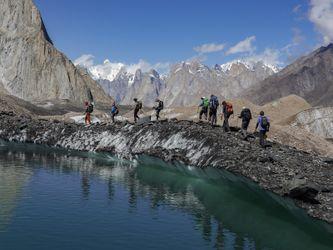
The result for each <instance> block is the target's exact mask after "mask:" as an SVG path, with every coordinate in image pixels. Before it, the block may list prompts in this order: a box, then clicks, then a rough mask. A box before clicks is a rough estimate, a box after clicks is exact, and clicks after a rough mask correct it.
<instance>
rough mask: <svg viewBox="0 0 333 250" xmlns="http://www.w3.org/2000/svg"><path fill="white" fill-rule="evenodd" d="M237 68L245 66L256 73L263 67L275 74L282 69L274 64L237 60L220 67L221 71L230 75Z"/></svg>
mask: <svg viewBox="0 0 333 250" xmlns="http://www.w3.org/2000/svg"><path fill="white" fill-rule="evenodd" d="M235 66H244V67H245V68H247V69H248V70H252V71H255V70H256V69H257V68H258V66H259V67H262V68H263V69H271V70H272V71H273V72H274V73H277V72H279V71H280V69H279V68H278V67H277V66H275V65H272V64H268V63H264V62H261V61H251V60H235V61H231V62H228V63H225V64H222V65H220V67H221V70H222V71H223V72H225V73H228V72H230V71H231V69H232V67H235Z"/></svg>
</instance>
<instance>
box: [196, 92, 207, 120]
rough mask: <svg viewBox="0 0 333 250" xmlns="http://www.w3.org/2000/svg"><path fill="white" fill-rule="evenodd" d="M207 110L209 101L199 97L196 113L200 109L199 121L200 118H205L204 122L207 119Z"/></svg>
mask: <svg viewBox="0 0 333 250" xmlns="http://www.w3.org/2000/svg"><path fill="white" fill-rule="evenodd" d="M208 108H209V100H208V98H206V97H201V103H200V105H199V106H198V111H199V109H200V113H199V120H200V121H201V120H202V116H203V115H204V116H205V120H207V119H208Z"/></svg>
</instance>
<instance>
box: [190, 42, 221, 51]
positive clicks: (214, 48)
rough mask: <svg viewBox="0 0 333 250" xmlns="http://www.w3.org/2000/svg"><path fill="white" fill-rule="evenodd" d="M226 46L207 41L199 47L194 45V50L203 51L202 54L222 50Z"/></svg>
mask: <svg viewBox="0 0 333 250" xmlns="http://www.w3.org/2000/svg"><path fill="white" fill-rule="evenodd" d="M224 47H225V44H223V43H220V44H216V43H206V44H203V45H200V46H197V47H194V48H193V49H194V51H196V52H198V53H201V54H206V53H212V52H218V51H222V50H223V49H224Z"/></svg>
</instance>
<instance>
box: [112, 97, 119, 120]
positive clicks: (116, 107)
mask: <svg viewBox="0 0 333 250" xmlns="http://www.w3.org/2000/svg"><path fill="white" fill-rule="evenodd" d="M118 114H119V109H118V106H117V105H116V102H113V103H112V107H111V120H112V123H114V122H115V119H114V118H115V116H116V115H118Z"/></svg>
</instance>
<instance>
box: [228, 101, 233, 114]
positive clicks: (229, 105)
mask: <svg viewBox="0 0 333 250" xmlns="http://www.w3.org/2000/svg"><path fill="white" fill-rule="evenodd" d="M227 112H228V115H232V114H233V113H234V108H233V107H232V104H231V103H227Z"/></svg>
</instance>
